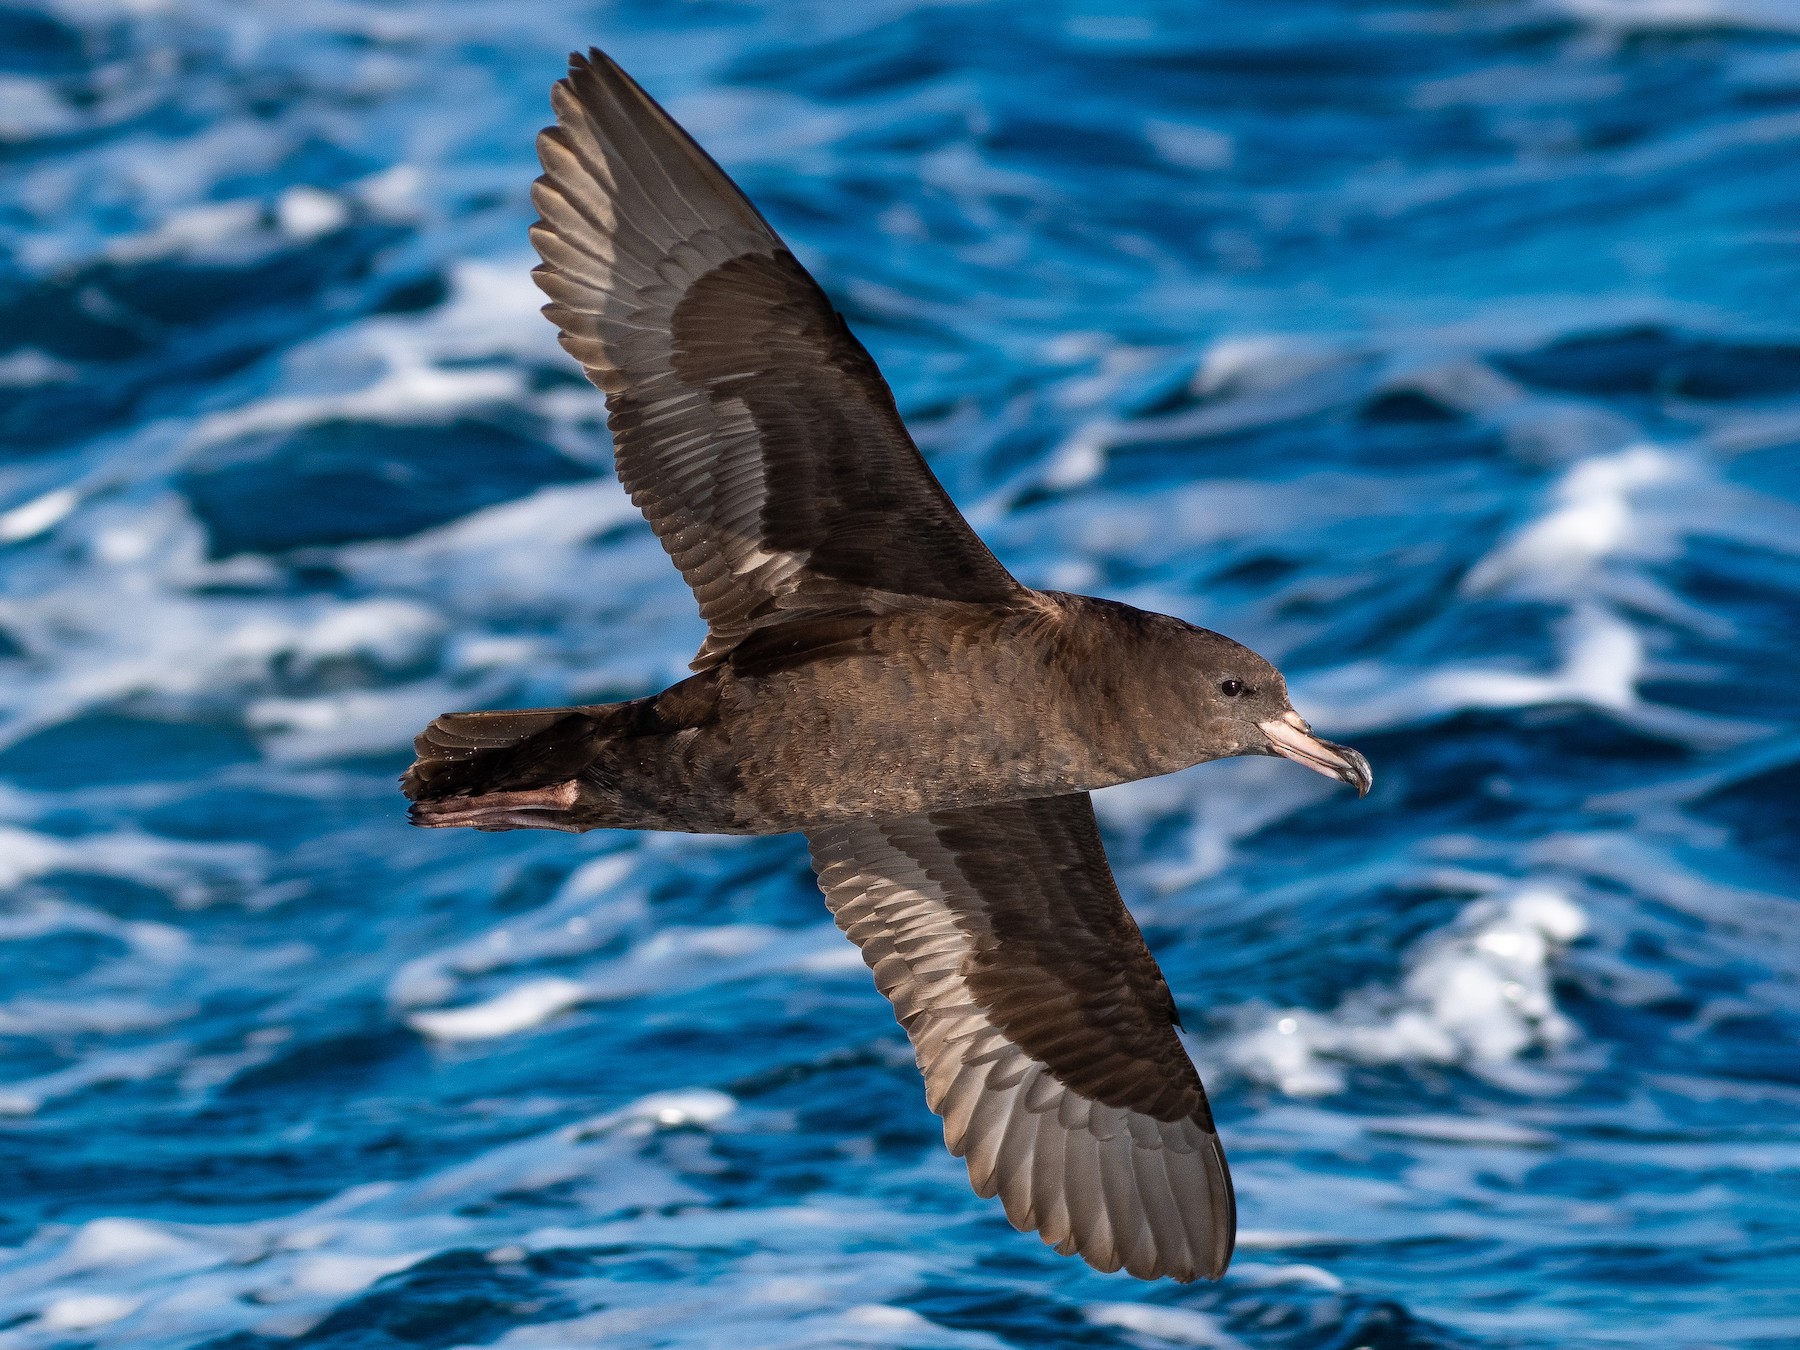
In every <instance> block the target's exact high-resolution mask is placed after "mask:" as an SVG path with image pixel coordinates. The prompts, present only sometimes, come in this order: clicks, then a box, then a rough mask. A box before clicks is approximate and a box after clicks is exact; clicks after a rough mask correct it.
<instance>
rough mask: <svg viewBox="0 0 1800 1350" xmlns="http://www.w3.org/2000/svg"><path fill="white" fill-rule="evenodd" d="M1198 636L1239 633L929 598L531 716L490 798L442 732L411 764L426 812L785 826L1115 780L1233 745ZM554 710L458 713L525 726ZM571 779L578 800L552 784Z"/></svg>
mask: <svg viewBox="0 0 1800 1350" xmlns="http://www.w3.org/2000/svg"><path fill="white" fill-rule="evenodd" d="M1195 646H1200V647H1206V646H1214V647H1225V646H1230V647H1234V648H1235V647H1236V644H1235V643H1230V642H1229V639H1225V638H1221V637H1219V636H1218V635H1217V634H1213V633H1207V632H1205V631H1204V630H1201V629H1195V628H1192V627H1190V626H1189V625H1186V624H1183V623H1181V621H1180V620H1178V619H1171V618H1169V617H1167V616H1165V615H1161V614H1150V613H1146V612H1145V611H1143V610H1139V609H1133V608H1131V607H1130V606H1128V605H1121V604H1116V603H1113V602H1110V601H1105V600H1096V599H1092V598H1089V597H1087V596H1077V595H1060V594H1057V593H1054V592H1035V591H1034V592H1026V593H1025V595H1024V596H1023V597H1022V598H1021V602H1020V603H1018V604H1013V605H992V604H978V605H972V604H958V603H956V602H953V601H929V602H925V603H922V604H920V605H918V606H916V607H913V608H910V609H905V610H901V611H899V612H897V613H892V614H886V615H882V616H880V617H875V618H866V617H862V616H854V615H853V616H845V617H837V618H829V619H822V620H815V621H813V622H811V623H800V624H793V625H787V626H782V627H777V628H771V629H766V630H763V631H762V632H761V633H759V634H758V635H757V637H756V638H755V639H754V640H750V641H746V642H744V643H742V644H740V645H739V646H738V647H737V648H736V649H735V650H733V651H732V652H731V653H730V654H729V655H728V656H727V658H726V659H725V660H723V661H721V662H719V663H718V664H716V665H712V666H709V667H708V668H707V669H705V670H703V671H701V672H699V673H698V674H695V675H693V676H691V677H689V678H688V679H686V680H683V681H682V682H681V683H680V684H677V685H675V686H673V687H672V688H670V689H667V690H665V691H664V692H663V693H661V694H658V695H656V696H654V697H652V698H645V699H636V700H633V701H632V702H630V703H619V704H609V705H604V706H601V707H594V708H581V709H569V710H567V713H566V715H565V716H563V717H561V718H559V719H557V720H556V721H554V722H551V723H550V724H549V725H546V726H543V727H541V729H532V730H531V732H530V735H529V736H528V737H526V739H525V740H524V741H523V742H520V743H519V744H518V750H517V751H516V752H515V753H517V755H518V757H517V759H516V760H515V761H514V762H513V763H512V764H510V765H503V764H502V763H501V761H499V760H498V759H497V758H493V757H489V758H487V759H485V760H484V761H482V762H481V763H480V764H479V765H478V766H477V768H478V771H479V773H480V775H481V776H480V778H479V780H478V782H479V786H480V788H481V792H480V794H478V795H475V796H467V797H458V796H452V795H448V794H446V793H444V792H443V789H444V788H445V787H447V786H448V784H449V782H450V781H451V779H452V777H453V776H455V775H457V774H459V772H460V771H462V770H463V769H464V766H465V765H467V764H469V763H470V762H471V761H473V760H474V759H475V758H476V757H475V756H474V755H473V754H470V755H468V756H467V757H466V758H460V759H459V758H458V757H457V756H456V754H455V751H456V750H457V749H458V747H457V746H455V745H453V744H451V743H449V741H448V740H447V739H446V741H445V743H444V744H443V745H442V746H439V747H436V748H437V749H439V750H440V751H441V752H443V753H441V754H440V756H439V757H436V758H433V757H431V755H430V754H429V753H427V754H426V755H425V756H424V757H422V759H421V763H420V766H419V767H418V768H416V769H415V770H414V771H413V772H414V776H415V779H416V780H417V781H418V782H419V786H420V787H421V788H422V789H424V790H425V791H424V792H423V793H422V798H423V799H422V800H421V804H420V806H419V807H418V808H417V814H418V816H419V819H420V820H421V821H422V822H423V823H429V824H450V823H454V824H474V825H477V826H479V825H481V824H483V823H484V819H486V818H491V817H492V816H493V814H494V813H495V812H496V811H498V812H500V813H501V814H502V815H504V816H506V817H507V818H508V822H509V823H510V821H511V818H512V817H514V816H517V815H518V814H519V813H521V812H533V811H534V812H535V813H536V818H535V819H531V820H529V821H528V822H527V821H523V820H521V821H518V822H517V823H529V824H533V825H537V826H540V827H545V826H548V827H551V828H560V829H595V828H626V829H642V830H685V831H690V832H696V833H704V834H780V833H784V832H786V831H801V830H807V829H809V828H813V827H816V826H822V825H828V824H832V823H835V822H839V821H844V820H855V819H861V818H868V817H879V818H891V817H897V816H911V815H917V814H919V813H920V812H924V811H931V810H937V809H942V808H945V807H966V806H985V805H990V804H992V803H995V802H1004V801H1013V800H1017V799H1019V798H1023V797H1049V796H1059V795H1061V794H1064V793H1069V792H1084V791H1088V790H1090V789H1093V788H1100V787H1109V786H1111V785H1113V784H1115V783H1124V782H1130V781H1132V780H1134V779H1138V778H1148V777H1152V776H1155V775H1157V774H1165V773H1171V772H1173V771H1175V770H1177V769H1182V768H1186V767H1187V766H1189V765H1191V764H1195V763H1198V762H1200V761H1201V760H1205V759H1213V758H1217V757H1219V756H1220V755H1221V754H1232V753H1234V752H1235V751H1236V750H1237V749H1238V748H1240V747H1239V746H1238V744H1237V743H1235V742H1234V740H1233V738H1232V734H1231V729H1230V726H1229V723H1227V722H1226V721H1225V719H1217V720H1216V721H1214V720H1207V719H1197V718H1196V717H1195V715H1194V714H1195V708H1194V699H1193V695H1192V689H1191V684H1192V681H1191V679H1190V678H1187V677H1186V674H1185V672H1186V671H1187V670H1188V669H1190V668H1191V666H1192V664H1193V653H1192V652H1191V651H1190V650H1189V649H1191V648H1193V647H1195ZM1239 651H1240V652H1241V649H1239ZM1235 654H1236V653H1234V655H1235ZM1242 657H1244V658H1248V659H1254V657H1252V656H1251V654H1249V653H1247V652H1246V653H1242ZM541 716H542V714H541V713H537V712H530V713H492V714H464V715H463V716H462V717H461V718H460V719H457V720H456V721H455V722H452V723H451V724H450V725H451V726H454V727H456V728H459V729H460V730H461V731H462V732H463V734H465V735H466V734H467V733H468V731H469V730H470V729H472V728H476V727H484V726H485V728H486V729H487V731H488V734H489V735H490V736H493V735H496V734H497V735H502V736H507V737H511V736H513V735H514V734H516V733H517V732H519V731H524V730H526V729H527V726H528V723H527V722H525V721H522V720H521V719H530V718H534V717H541ZM431 734H432V733H429V732H428V733H427V736H430V735H431ZM466 749H467V750H470V751H473V750H476V749H479V747H476V746H470V747H466ZM434 778H435V779H436V780H437V781H436V783H435V784H434V783H433V779H434ZM569 782H573V783H574V784H575V792H574V794H573V800H572V801H570V802H569V803H568V804H566V805H564V804H562V800H563V799H562V798H559V797H557V796H556V795H555V794H556V793H557V792H558V791H561V790H562V787H563V785H564V784H566V783H569ZM432 786H436V787H437V789H438V792H435V793H434V792H431V791H430V788H431V787H432ZM533 792H536V793H538V794H540V795H539V797H538V798H537V799H535V804H534V802H533V799H531V798H530V795H529V794H531V793H533ZM501 793H506V794H509V796H508V798H506V799H501V800H496V798H497V795H498V794H501ZM567 795H569V794H567V793H566V792H565V793H564V796H567ZM450 817H458V818H457V819H450Z"/></svg>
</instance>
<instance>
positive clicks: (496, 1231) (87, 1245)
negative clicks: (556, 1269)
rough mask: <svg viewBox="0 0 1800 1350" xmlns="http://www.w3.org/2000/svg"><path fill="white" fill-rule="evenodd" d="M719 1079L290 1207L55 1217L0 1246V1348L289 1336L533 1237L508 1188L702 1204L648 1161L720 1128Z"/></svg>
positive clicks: (602, 1199)
mask: <svg viewBox="0 0 1800 1350" xmlns="http://www.w3.org/2000/svg"><path fill="white" fill-rule="evenodd" d="M735 1109H736V1103H735V1102H734V1101H733V1100H732V1099H731V1098H730V1097H728V1096H726V1095H725V1094H724V1093H720V1092H716V1091H712V1090H710V1089H693V1090H689V1091H685V1092H670V1093H658V1094H654V1095H652V1096H650V1097H645V1098H642V1099H640V1100H639V1101H636V1102H633V1103H631V1104H629V1105H628V1106H625V1107H623V1108H621V1109H619V1110H617V1111H613V1112H609V1113H607V1114H605V1115H602V1116H597V1117H595V1118H593V1119H591V1120H588V1121H584V1122H579V1123H577V1124H573V1125H568V1126H564V1127H562V1128H559V1129H556V1130H553V1131H550V1132H548V1133H546V1134H540V1135H536V1136H532V1137H528V1138H525V1139H522V1140H519V1141H517V1142H515V1143H511V1144H504V1145H501V1146H499V1147H497V1148H494V1149H491V1150H489V1151H488V1152H485V1153H482V1154H479V1155H477V1156H476V1157H474V1158H472V1159H470V1160H469V1161H467V1162H463V1163H458V1164H453V1165H451V1166H449V1167H447V1168H444V1169H443V1170H441V1171H438V1172H434V1173H430V1174H428V1175H426V1176H423V1177H420V1178H419V1179H417V1180H414V1181H408V1182H401V1183H392V1182H374V1183H370V1184H366V1185H363V1186H359V1187H356V1188H353V1189H352V1190H349V1191H346V1192H344V1193H343V1194H341V1195H339V1196H337V1197H335V1198H334V1199H331V1200H328V1201H326V1202H324V1203H322V1204H319V1205H315V1206H312V1207H310V1208H308V1209H304V1210H300V1211H298V1212H295V1213H293V1214H290V1215H286V1216H282V1217H277V1218H270V1219H263V1220H256V1221H252V1222H248V1223H237V1224H191V1223H168V1222H160V1221H153V1220H146V1219H138V1218H131V1217H127V1216H112V1217H107V1218H103V1219H97V1220H91V1221H89V1222H88V1223H86V1224H84V1225H82V1226H81V1227H79V1228H76V1229H74V1230H73V1231H72V1232H71V1231H69V1230H68V1229H66V1228H60V1227H56V1226H51V1227H48V1228H46V1229H44V1230H42V1231H40V1232H39V1233H38V1234H37V1235H36V1236H35V1237H33V1238H32V1239H30V1240H29V1241H27V1242H26V1243H25V1244H24V1245H23V1246H20V1247H17V1248H12V1249H6V1250H0V1325H4V1328H5V1329H3V1330H0V1350H42V1348H44V1347H48V1346H50V1345H52V1344H56V1343H59V1338H60V1337H62V1336H64V1335H66V1333H67V1332H69V1331H72V1330H80V1331H83V1332H85V1333H87V1336H86V1340H87V1343H89V1344H92V1345H96V1346H130V1347H145V1346H158V1347H162V1346H169V1347H173V1346H176V1345H188V1344H193V1343H194V1342H195V1341H197V1340H203V1339H207V1338H210V1337H212V1336H218V1335H225V1334H229V1333H231V1332H233V1331H259V1332H261V1333H262V1334H267V1335H278V1336H292V1335H297V1334H300V1333H302V1332H303V1331H305V1330H306V1329H308V1328H310V1327H311V1326H314V1325H316V1324H317V1323H318V1321H319V1320H320V1319H321V1318H322V1317H324V1316H325V1315H326V1314H327V1313H328V1312H330V1311H331V1309H333V1308H334V1307H337V1306H339V1305H341V1304H342V1303H343V1302H344V1301H345V1300H346V1299H349V1298H352V1297H354V1296H356V1295H357V1294H359V1293H361V1292H363V1291H364V1290H366V1289H368V1288H369V1287H370V1286H371V1285H373V1284H374V1283H375V1282H377V1281H378V1280H380V1279H382V1278H383V1277H385V1276H388V1275H391V1274H394V1273H396V1272H399V1271H403V1270H405V1269H407V1268H409V1267H411V1266H413V1265H415V1264H417V1263H418V1262H419V1261H420V1260H423V1259H425V1258H426V1257H429V1256H432V1255H435V1254H437V1253H438V1252H441V1251H447V1250H452V1249H464V1248H471V1247H473V1248H475V1249H477V1250H493V1249H497V1248H501V1247H503V1246H504V1245H506V1244H507V1243H509V1242H510V1243H513V1244H514V1245H515V1246H517V1248H518V1250H519V1251H520V1252H521V1253H523V1252H524V1251H525V1250H526V1249H528V1248H530V1247H533V1246H535V1245H536V1243H537V1238H536V1236H535V1230H534V1227H533V1225H534V1224H535V1223H536V1222H538V1216H539V1213H540V1211H538V1210H536V1209H534V1208H533V1207H531V1206H525V1207H523V1208H521V1207H518V1206H516V1205H508V1204H505V1203H499V1202H498V1198H499V1197H501V1196H514V1197H516V1196H518V1195H520V1194H523V1193H527V1192H537V1191H552V1190H553V1191H555V1192H556V1193H557V1194H559V1195H561V1194H566V1195H570V1196H573V1197H575V1198H576V1199H577V1201H578V1202H579V1205H580V1208H581V1212H582V1213H584V1214H586V1215H589V1216H591V1217H592V1218H593V1219H594V1220H595V1221H596V1222H597V1223H600V1222H604V1221H605V1220H606V1218H607V1217H608V1216H610V1215H615V1214H620V1213H627V1212H631V1211H634V1210H636V1209H638V1208H640V1207H653V1208H664V1209H666V1208H668V1207H672V1206H679V1205H692V1204H696V1203H699V1202H701V1201H702V1200H703V1198H704V1197H703V1196H702V1195H701V1193H700V1192H698V1191H697V1190H695V1189H694V1188H693V1187H692V1186H691V1185H690V1184H688V1183H687V1182H686V1181H684V1180H683V1179H682V1178H681V1177H680V1176H679V1175H677V1174H676V1173H674V1172H672V1171H670V1170H669V1169H668V1168H667V1167H665V1166H663V1165H661V1164H658V1163H656V1162H653V1161H650V1160H648V1159H645V1158H643V1157H640V1156H639V1152H640V1148H641V1146H642V1144H643V1143H644V1142H645V1141H646V1140H648V1139H650V1138H651V1137H652V1136H653V1135H654V1134H655V1133H656V1132H657V1131H659V1130H666V1129H671V1128H689V1129H694V1128H698V1129H713V1128H718V1127H720V1126H722V1125H724V1124H725V1123H726V1122H727V1121H728V1120H729V1118H730V1117H731V1115H732V1113H733V1112H734V1111H735Z"/></svg>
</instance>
